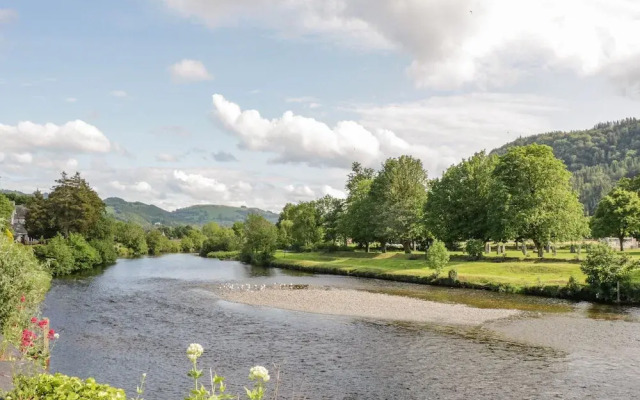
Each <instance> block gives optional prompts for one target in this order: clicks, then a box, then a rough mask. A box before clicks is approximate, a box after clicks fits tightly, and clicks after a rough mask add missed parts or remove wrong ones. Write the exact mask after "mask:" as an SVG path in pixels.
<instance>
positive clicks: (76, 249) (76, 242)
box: [67, 233, 102, 271]
mask: <svg viewBox="0 0 640 400" xmlns="http://www.w3.org/2000/svg"><path fill="white" fill-rule="evenodd" d="M67 244H68V246H69V247H70V248H71V253H72V254H73V259H74V266H75V270H76V271H84V270H89V269H92V268H95V267H97V266H98V265H101V264H102V257H100V253H99V252H98V250H96V249H94V248H93V247H91V245H90V244H89V243H87V241H86V240H85V239H84V237H82V235H79V234H76V233H72V234H70V235H69V238H68V239H67Z"/></svg>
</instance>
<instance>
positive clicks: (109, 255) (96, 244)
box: [89, 239, 118, 265]
mask: <svg viewBox="0 0 640 400" xmlns="http://www.w3.org/2000/svg"><path fill="white" fill-rule="evenodd" d="M89 244H90V245H91V247H93V248H94V249H96V251H97V252H98V254H99V255H100V260H101V261H100V264H101V265H111V264H115V263H116V261H117V259H118V252H117V251H116V243H115V242H114V241H113V239H93V240H91V241H90V242H89Z"/></svg>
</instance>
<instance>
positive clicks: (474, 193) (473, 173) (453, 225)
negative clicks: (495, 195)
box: [425, 151, 498, 243]
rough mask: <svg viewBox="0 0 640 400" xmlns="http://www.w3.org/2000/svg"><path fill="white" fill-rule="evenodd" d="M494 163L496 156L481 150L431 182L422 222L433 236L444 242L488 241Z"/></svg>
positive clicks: (490, 225) (490, 230)
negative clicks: (423, 221)
mask: <svg viewBox="0 0 640 400" xmlns="http://www.w3.org/2000/svg"><path fill="white" fill-rule="evenodd" d="M497 161H498V157H497V156H488V155H487V154H486V153H485V152H484V151H483V152H480V153H476V154H474V155H473V156H472V157H471V158H469V159H468V160H462V162H461V163H459V164H457V165H453V166H451V167H449V168H448V169H447V170H446V171H445V172H444V174H443V175H442V178H440V179H435V180H433V181H432V182H431V185H430V188H429V197H428V199H427V203H426V208H425V223H426V227H427V228H428V229H429V231H430V232H431V233H432V234H433V235H434V236H435V237H437V238H438V239H440V240H443V241H445V242H447V243H451V242H456V241H464V240H468V239H479V240H482V241H487V240H489V239H490V237H491V233H492V231H493V228H492V223H491V221H490V215H491V213H492V210H491V194H492V193H491V190H492V187H493V179H494V178H493V171H494V169H495V167H496V164H497Z"/></svg>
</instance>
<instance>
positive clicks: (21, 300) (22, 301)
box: [20, 295, 26, 303]
mask: <svg viewBox="0 0 640 400" xmlns="http://www.w3.org/2000/svg"><path fill="white" fill-rule="evenodd" d="M25 300H26V299H25V297H24V295H22V297H20V303H24V302H25Z"/></svg>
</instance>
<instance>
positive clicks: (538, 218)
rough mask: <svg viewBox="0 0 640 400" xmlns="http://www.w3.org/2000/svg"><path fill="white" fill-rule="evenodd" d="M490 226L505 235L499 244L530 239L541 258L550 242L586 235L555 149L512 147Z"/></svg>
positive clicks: (503, 163)
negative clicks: (492, 224)
mask: <svg viewBox="0 0 640 400" xmlns="http://www.w3.org/2000/svg"><path fill="white" fill-rule="evenodd" d="M493 176H494V178H495V185H494V187H493V189H492V192H493V193H492V196H493V204H494V208H493V213H492V218H491V220H492V221H494V226H495V227H497V228H499V230H500V231H501V232H496V233H495V238H500V239H504V238H508V237H510V238H526V239H531V240H532V241H533V242H534V243H535V245H536V247H537V248H538V255H539V256H540V257H542V256H543V254H544V253H543V246H544V245H545V244H547V243H549V242H551V241H557V240H570V239H576V238H580V237H583V236H584V235H586V234H587V229H588V228H587V222H586V218H585V217H584V209H583V207H582V204H580V202H579V201H578V196H577V194H576V192H574V191H573V189H572V188H571V183H570V179H571V173H570V172H569V171H568V170H567V168H566V166H565V165H564V163H563V162H562V161H561V160H558V159H557V158H556V157H555V156H554V155H553V151H552V150H551V147H549V146H542V145H537V144H532V145H529V146H524V147H514V148H511V149H509V151H508V152H507V153H506V154H505V155H503V156H501V157H500V160H499V162H498V164H497V165H496V168H495V170H494V173H493Z"/></svg>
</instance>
